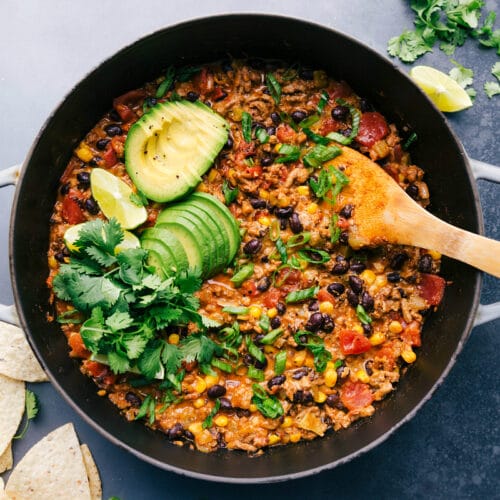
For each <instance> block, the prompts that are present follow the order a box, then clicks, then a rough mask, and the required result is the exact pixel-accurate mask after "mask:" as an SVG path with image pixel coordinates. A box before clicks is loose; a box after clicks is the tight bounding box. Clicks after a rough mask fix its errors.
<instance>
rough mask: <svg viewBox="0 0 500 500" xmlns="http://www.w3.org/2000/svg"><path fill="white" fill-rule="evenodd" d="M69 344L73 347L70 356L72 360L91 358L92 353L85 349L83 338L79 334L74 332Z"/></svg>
mask: <svg viewBox="0 0 500 500" xmlns="http://www.w3.org/2000/svg"><path fill="white" fill-rule="evenodd" d="M68 344H69V346H70V347H71V351H70V353H69V355H70V356H71V357H72V358H88V357H89V356H90V352H89V351H88V350H87V348H86V347H85V344H84V343H83V339H82V336H81V335H80V334H79V333H78V332H73V333H72V334H71V335H70V337H69V339H68Z"/></svg>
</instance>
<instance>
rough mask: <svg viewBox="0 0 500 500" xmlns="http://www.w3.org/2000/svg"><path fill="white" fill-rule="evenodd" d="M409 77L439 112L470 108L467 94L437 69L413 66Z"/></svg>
mask: <svg viewBox="0 0 500 500" xmlns="http://www.w3.org/2000/svg"><path fill="white" fill-rule="evenodd" d="M410 77H411V78H412V79H413V81H414V82H415V83H416V84H417V85H418V86H419V87H420V88H421V89H422V90H423V91H424V92H425V93H426V94H427V95H428V96H429V98H430V99H431V101H432V102H433V103H434V104H435V105H436V106H437V108H438V109H439V110H440V111H446V112H453V111H462V110H463V109H466V108H470V107H471V106H472V101H471V99H470V97H469V94H467V92H466V91H465V90H464V89H463V88H462V87H460V85H459V84H458V83H457V82H456V81H455V80H453V78H451V77H449V76H448V75H446V74H445V73H443V72H441V71H438V70H437V69H434V68H431V67H430V66H415V67H414V68H412V69H411V70H410Z"/></svg>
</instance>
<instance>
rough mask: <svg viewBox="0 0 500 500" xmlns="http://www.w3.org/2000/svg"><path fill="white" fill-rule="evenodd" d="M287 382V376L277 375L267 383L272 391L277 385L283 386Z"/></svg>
mask: <svg viewBox="0 0 500 500" xmlns="http://www.w3.org/2000/svg"><path fill="white" fill-rule="evenodd" d="M285 380H286V377H285V375H276V376H275V377H273V378H272V379H271V380H270V381H269V382H268V383H267V387H269V389H272V388H273V387H274V386H275V385H281V384H283V382H285Z"/></svg>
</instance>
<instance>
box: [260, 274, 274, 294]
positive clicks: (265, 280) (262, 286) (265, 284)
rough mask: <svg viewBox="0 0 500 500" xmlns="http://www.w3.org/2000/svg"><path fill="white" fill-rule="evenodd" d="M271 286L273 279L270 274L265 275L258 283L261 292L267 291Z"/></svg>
mask: <svg viewBox="0 0 500 500" xmlns="http://www.w3.org/2000/svg"><path fill="white" fill-rule="evenodd" d="M270 286H271V280H270V278H269V277H268V276H264V277H263V278H262V279H260V280H259V282H258V283H257V290H258V291H259V292H265V291H266V290H267V289H268V288H269V287H270Z"/></svg>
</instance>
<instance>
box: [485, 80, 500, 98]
mask: <svg viewBox="0 0 500 500" xmlns="http://www.w3.org/2000/svg"><path fill="white" fill-rule="evenodd" d="M484 91H485V92H486V95H487V96H488V97H489V98H490V99H491V98H492V97H494V96H496V95H498V94H500V84H499V83H498V82H486V83H485V84H484Z"/></svg>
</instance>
